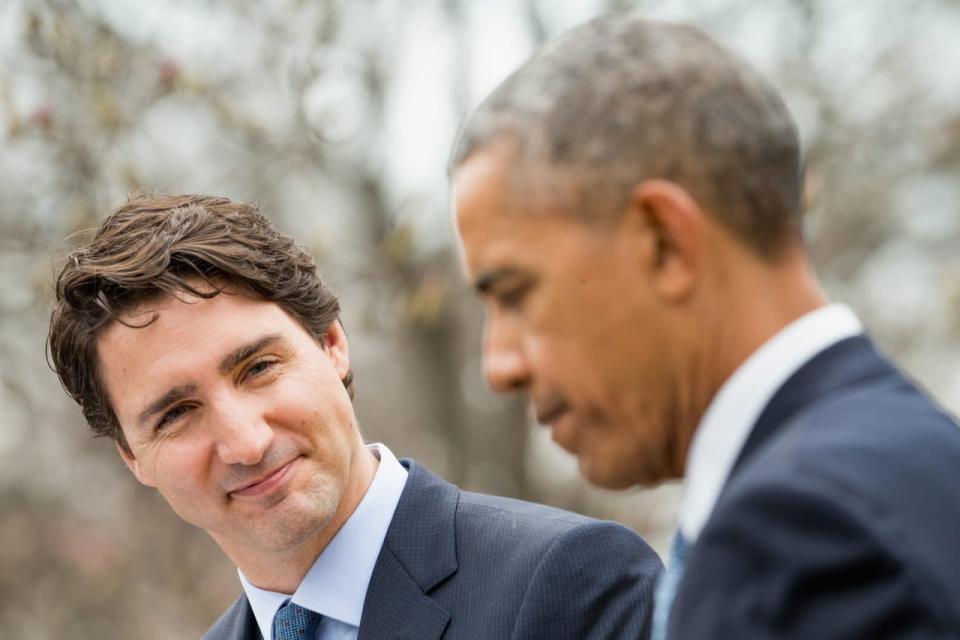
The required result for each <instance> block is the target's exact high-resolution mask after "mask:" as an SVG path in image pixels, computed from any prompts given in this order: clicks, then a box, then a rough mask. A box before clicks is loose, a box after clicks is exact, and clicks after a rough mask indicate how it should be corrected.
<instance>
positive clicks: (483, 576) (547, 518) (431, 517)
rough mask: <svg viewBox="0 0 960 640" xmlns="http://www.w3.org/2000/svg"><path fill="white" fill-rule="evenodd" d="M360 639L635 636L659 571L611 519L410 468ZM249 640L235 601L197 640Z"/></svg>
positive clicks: (246, 621) (246, 612)
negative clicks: (473, 489)
mask: <svg viewBox="0 0 960 640" xmlns="http://www.w3.org/2000/svg"><path fill="white" fill-rule="evenodd" d="M401 462H402V464H403V465H404V466H406V467H407V468H408V469H409V471H410V474H409V476H408V477H407V483H406V485H405V486H404V489H403V494H402V495H401V496H400V502H399V503H398V505H397V510H396V512H395V513H394V516H393V520H392V522H391V523H390V528H389V530H388V531H387V537H386V540H385V541H384V544H383V548H382V549H381V551H380V556H379V557H378V558H377V563H376V566H375V567H374V570H373V576H372V577H371V580H370V586H369V588H368V589H367V596H366V600H365V601H364V605H363V615H362V618H361V620H360V628H359V632H358V637H359V640H380V639H383V640H386V639H390V640H394V639H401V638H403V639H408V640H435V639H437V638H441V637H442V638H447V639H453V638H456V639H460V638H476V639H477V640H495V639H498V638H505V639H506V638H512V639H516V640H521V639H536V638H542V639H543V640H559V639H563V638H569V639H570V640H579V639H581V638H611V639H613V638H617V639H619V638H646V637H647V636H648V635H649V626H650V616H651V613H652V609H653V584H654V581H655V578H656V576H657V574H658V573H659V572H660V570H661V568H662V566H661V564H660V560H659V559H658V558H657V556H656V554H655V553H654V552H653V551H652V550H651V549H650V547H648V546H647V545H646V544H645V543H644V542H643V541H642V540H641V539H640V538H639V537H638V536H637V535H636V534H635V533H633V532H632V531H630V530H629V529H627V528H625V527H623V526H622V525H619V524H616V523H613V522H601V521H597V520H592V519H590V518H585V517H583V516H580V515H576V514H573V513H569V512H566V511H561V510H559V509H553V508H550V507H545V506H543V505H536V504H531V503H527V502H521V501H519V500H510V499H508V498H496V497H492V496H484V495H479V494H476V493H469V492H465V491H460V490H459V489H457V488H456V487H455V486H453V485H451V484H449V483H447V482H444V481H443V480H441V479H440V478H438V477H436V476H435V475H433V474H431V473H430V472H429V471H427V470H426V469H424V468H423V467H422V466H420V465H418V464H417V463H416V462H413V461H410V460H403V461H401ZM204 638H205V640H256V639H259V638H260V633H259V631H258V629H257V624H256V621H255V619H254V616H253V612H252V611H251V609H250V605H249V603H248V602H247V599H246V597H245V596H241V597H240V598H239V599H238V600H237V601H236V602H235V603H234V604H233V606H232V607H231V608H230V609H229V610H228V611H227V612H226V613H225V614H224V615H223V617H221V618H220V620H219V621H218V622H217V623H216V624H215V625H214V626H213V627H212V628H211V629H210V630H209V631H208V632H207V634H206V635H205V636H204Z"/></svg>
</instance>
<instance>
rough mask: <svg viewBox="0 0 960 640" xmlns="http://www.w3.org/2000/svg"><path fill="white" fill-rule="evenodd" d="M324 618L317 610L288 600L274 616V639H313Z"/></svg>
mask: <svg viewBox="0 0 960 640" xmlns="http://www.w3.org/2000/svg"><path fill="white" fill-rule="evenodd" d="M322 618H323V616H321V615H320V614H319V613H317V612H316V611H311V610H310V609H307V608H305V607H301V606H300V605H298V604H294V603H293V602H290V601H289V600H287V601H286V602H284V603H283V606H282V607H280V609H278V610H277V614H276V615H275V616H273V640H312V638H313V636H314V634H315V633H316V631H317V625H318V624H320V620H321V619H322Z"/></svg>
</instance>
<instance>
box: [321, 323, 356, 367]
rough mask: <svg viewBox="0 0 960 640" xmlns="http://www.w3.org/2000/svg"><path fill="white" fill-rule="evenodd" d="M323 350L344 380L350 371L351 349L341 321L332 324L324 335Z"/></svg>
mask: <svg viewBox="0 0 960 640" xmlns="http://www.w3.org/2000/svg"><path fill="white" fill-rule="evenodd" d="M323 350H324V351H326V352H327V355H328V356H330V361H331V362H332V363H333V368H334V370H335V371H336V372H337V375H339V376H340V379H341V380H343V379H344V378H345V377H346V376H347V373H348V372H349V371H350V348H349V347H348V346H347V334H346V332H345V331H344V330H343V325H342V324H340V321H339V320H334V321H333V322H331V323H330V327H329V328H328V329H327V332H326V333H325V334H324V336H323Z"/></svg>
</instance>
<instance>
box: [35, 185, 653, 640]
mask: <svg viewBox="0 0 960 640" xmlns="http://www.w3.org/2000/svg"><path fill="white" fill-rule="evenodd" d="M56 296H57V297H56V303H55V306H54V310H53V315H52V318H51V326H50V334H49V348H50V354H51V358H52V361H53V364H54V367H55V369H56V372H57V374H58V375H59V376H60V379H61V381H62V382H63V385H64V387H65V388H66V390H67V391H68V393H70V395H71V396H72V397H73V398H74V399H76V400H77V401H78V402H79V403H80V405H81V407H82V408H83V412H84V416H85V417H86V419H87V421H88V423H89V424H90V426H91V428H92V429H93V430H94V432H95V433H97V434H99V435H106V436H109V437H111V438H113V439H114V440H115V442H116V448H117V451H118V453H119V454H120V456H121V457H122V458H123V460H124V461H125V463H126V464H127V466H128V467H129V469H130V470H131V472H133V474H134V475H135V476H136V478H137V479H138V480H139V481H140V482H142V483H143V484H145V485H148V486H151V487H155V488H156V489H157V490H158V491H159V492H160V493H161V494H162V495H163V497H164V499H166V501H167V502H168V503H169V504H170V506H171V507H172V508H173V509H174V511H176V513H177V514H178V515H179V516H180V517H181V518H183V519H184V520H186V521H188V522H190V523H192V524H194V525H196V526H198V527H200V528H203V529H204V530H206V531H207V532H208V533H209V534H210V535H211V537H213V539H214V540H215V541H216V542H217V544H219V545H220V547H221V548H222V549H223V550H224V552H225V553H226V554H227V555H228V556H229V557H230V559H231V560H232V561H233V562H234V564H236V566H237V568H238V570H239V573H240V580H241V583H242V585H243V590H244V593H243V595H242V596H241V597H240V598H239V599H238V600H237V602H236V603H235V604H234V605H233V607H231V608H230V610H228V611H227V613H226V614H225V615H224V616H223V617H222V618H221V620H220V621H218V622H217V623H216V624H215V625H214V626H213V628H211V629H210V631H209V632H208V633H207V634H206V636H205V637H206V638H210V639H236V640H245V639H255V638H260V637H262V638H266V639H270V638H273V639H275V640H293V639H303V640H306V639H309V640H315V639H323V640H327V639H330V638H338V639H342V638H370V639H377V638H384V639H386V638H391V639H392V638H417V639H429V638H441V637H443V638H518V639H519V638H544V639H547V638H549V639H554V638H570V639H571V640H572V639H574V638H620V637H624V636H627V637H633V636H646V635H647V634H648V632H649V623H650V614H651V611H652V588H653V582H654V578H655V576H656V574H657V573H658V571H659V569H660V562H659V560H658V559H657V557H656V555H655V554H654V553H653V552H652V551H651V550H650V548H649V547H647V546H646V545H645V544H644V543H643V542H642V541H641V540H640V538H638V537H637V536H636V535H635V534H634V533H632V532H630V531H629V530H627V529H626V528H624V527H622V526H620V525H617V524H615V523H611V522H599V521H596V520H591V519H589V518H585V517H582V516H578V515H575V514H572V513H567V512H563V511H560V510H557V509H551V508H549V507H543V506H539V505H533V504H528V503H524V502H519V501H515V500H509V499H505V498H494V497H488V496H481V495H477V494H471V493H466V492H460V491H459V490H458V489H457V488H456V487H453V486H451V485H449V484H447V483H445V482H443V481H442V480H440V479H439V478H437V477H435V476H433V475H431V474H430V473H429V472H428V471H426V470H425V469H423V468H422V467H420V466H419V465H417V464H416V463H415V462H412V461H398V460H397V459H396V458H395V457H394V455H393V453H392V452H391V451H390V450H389V449H388V448H387V447H386V446H384V445H382V444H374V445H366V444H365V443H364V442H363V440H362V438H361V435H360V430H359V427H358V425H357V421H356V417H355V415H354V411H353V405H352V402H351V398H352V388H353V375H352V373H351V370H350V361H349V353H348V347H347V340H346V336H345V335H344V332H343V327H342V326H341V324H340V321H339V303H338V302H337V299H336V298H335V297H334V296H333V294H332V293H331V292H330V291H329V290H328V289H327V288H326V287H325V286H324V285H323V284H322V283H321V281H320V278H319V275H318V274H317V269H316V265H315V264H314V262H313V260H312V259H311V258H310V257H309V256H307V255H306V254H305V253H304V252H303V250H302V249H300V248H299V247H298V246H297V245H296V244H295V243H294V242H293V240H292V239H290V238H289V237H287V236H284V235H282V234H280V233H278V232H277V231H276V230H275V229H274V228H273V227H272V225H271V224H270V222H269V221H268V220H267V219H266V218H265V217H264V216H263V215H262V214H261V213H260V212H259V211H258V210H257V209H256V208H255V207H252V206H249V205H244V204H240V203H235V202H231V201H229V200H227V199H225V198H212V197H206V196H175V197H141V198H136V199H133V200H131V201H129V202H128V203H126V204H125V205H124V206H122V207H120V208H119V209H117V210H116V211H114V212H113V213H112V214H110V216H108V217H107V218H106V220H105V221H104V222H103V223H102V225H101V226H100V228H99V229H98V231H97V233H96V235H95V237H94V238H93V240H92V241H91V242H90V244H88V245H87V246H84V247H82V248H80V249H78V250H76V251H74V252H73V253H72V254H71V255H70V256H69V258H68V260H67V264H66V266H65V267H64V269H63V271H62V273H61V274H60V277H59V278H58V281H57V292H56Z"/></svg>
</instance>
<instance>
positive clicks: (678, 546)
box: [650, 529, 687, 640]
mask: <svg viewBox="0 0 960 640" xmlns="http://www.w3.org/2000/svg"><path fill="white" fill-rule="evenodd" d="M686 558H687V542H686V540H684V539H683V535H682V534H681V533H680V530H679V529H678V530H677V533H676V535H674V536H673V545H672V546H671V547H670V560H669V562H668V564H667V569H666V570H665V571H664V572H663V573H662V574H660V579H659V580H657V591H656V595H655V596H654V606H653V632H652V633H651V634H650V640H667V623H668V622H669V621H670V607H672V606H673V598H674V596H676V595H677V587H678V586H680V579H681V578H682V577H683V563H684V561H685V560H686Z"/></svg>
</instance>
